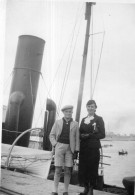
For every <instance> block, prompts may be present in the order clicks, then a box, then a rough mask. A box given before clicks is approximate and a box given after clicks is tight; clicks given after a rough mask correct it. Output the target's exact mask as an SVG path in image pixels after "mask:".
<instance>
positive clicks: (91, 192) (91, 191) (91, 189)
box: [87, 187, 93, 195]
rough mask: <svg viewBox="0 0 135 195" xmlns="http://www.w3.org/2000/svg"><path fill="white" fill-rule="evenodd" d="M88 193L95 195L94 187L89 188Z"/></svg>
mask: <svg viewBox="0 0 135 195" xmlns="http://www.w3.org/2000/svg"><path fill="white" fill-rule="evenodd" d="M87 195H93V187H90V188H89V191H88V193H87Z"/></svg>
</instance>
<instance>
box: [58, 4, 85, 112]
mask: <svg viewBox="0 0 135 195" xmlns="http://www.w3.org/2000/svg"><path fill="white" fill-rule="evenodd" d="M82 8H83V5H82V7H81V9H80V12H81V11H82ZM80 12H79V11H78V13H80ZM77 22H78V17H77V16H76V21H75V25H74V28H73V36H72V40H71V45H70V51H71V47H72V43H73V39H74V34H75V28H76V25H77ZM73 53H74V52H73ZM70 55H71V52H70V53H69V57H68V62H67V66H66V71H65V76H64V81H63V85H62V89H61V94H60V100H59V104H58V111H59V110H60V107H61V103H62V99H63V93H64V86H65V85H66V77H67V76H68V73H67V71H68V69H69V68H70V66H71V65H69V61H70ZM72 57H73V55H72ZM68 72H69V71H68Z"/></svg>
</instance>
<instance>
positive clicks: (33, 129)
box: [5, 128, 42, 169]
mask: <svg viewBox="0 0 135 195" xmlns="http://www.w3.org/2000/svg"><path fill="white" fill-rule="evenodd" d="M35 130H40V131H41V130H42V128H32V129H27V130H25V131H23V132H22V133H21V134H20V135H19V136H18V137H17V138H16V139H15V141H14V142H13V143H12V145H11V148H10V150H9V153H8V155H7V160H6V163H5V167H6V169H8V167H9V162H10V160H9V159H10V155H11V152H12V150H13V147H14V146H15V144H16V142H17V141H18V140H19V139H20V138H21V137H22V136H23V135H25V134H26V133H28V132H30V131H35Z"/></svg>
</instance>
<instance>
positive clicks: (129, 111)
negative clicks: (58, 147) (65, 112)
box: [0, 0, 135, 135]
mask: <svg viewBox="0 0 135 195" xmlns="http://www.w3.org/2000/svg"><path fill="white" fill-rule="evenodd" d="M2 10H4V11H3V16H5V18H4V17H3V21H4V23H3V25H4V26H3V32H2V36H3V40H4V43H3V48H4V49H3V50H2V48H0V49H1V51H3V53H4V60H3V62H2V63H3V77H2V81H3V97H2V104H3V105H7V103H8V97H9V91H10V85H11V80H12V70H13V67H14V62H15V56H16V49H17V43H18V37H19V36H20V35H24V34H29V35H34V36H38V37H40V38H42V39H44V40H45V42H46V43H45V50H44V55H43V61H42V70H41V72H42V75H43V78H42V77H40V82H39V89H38V95H37V101H36V106H35V115H34V119H33V126H42V125H43V118H44V111H45V101H46V98H47V96H48V91H49V95H50V96H49V97H51V98H52V99H53V100H54V101H55V102H56V105H57V106H58V108H59V106H60V108H61V107H62V106H64V105H66V104H72V105H73V106H74V113H73V117H74V118H75V114H76V107H77V98H78V90H79V79H80V73H81V66H82V59H83V48H84V40H85V30H86V20H85V2H84V1H75V0H72V1H60V0H59V1H47V0H44V1H43V0H23V1H21V0H10V1H7V3H6V4H3V7H2ZM4 27H5V28H4ZM104 32H105V34H104ZM94 33H99V34H95V35H93V36H92V35H90V41H89V50H88V57H87V68H86V75H85V83H84V93H83V99H82V109H81V118H83V117H85V116H86V115H87V111H86V103H87V101H88V100H89V99H90V83H91V71H90V70H91V63H92V70H93V72H92V84H93V86H94V82H95V78H96V71H97V68H98V64H99V59H100V53H101V48H102V43H103V49H102V55H101V60H100V66H99V72H98V77H97V80H96V87H95V90H94V96H93V99H95V101H96V103H97V106H98V108H97V111H96V113H97V114H98V115H100V116H102V117H103V119H104V122H105V127H106V131H113V132H114V133H120V134H127V135H128V134H130V133H134V132H135V120H134V118H135V101H134V100H135V76H134V73H135V64H134V62H135V55H134V51H135V36H134V35H135V4H134V3H125V2H124V1H123V2H122V3H114V2H113V3H106V2H99V1H98V2H97V3H96V5H94V6H93V7H92V18H91V31H90V34H94ZM103 35H105V36H104V41H103ZM66 68H67V72H69V74H68V75H69V76H68V79H67V84H66V86H65V87H64V90H65V91H64V95H63V99H62V102H61V104H59V101H60V97H61V90H62V86H63V81H64V76H65V71H66ZM56 72H57V74H56ZM57 117H58V118H60V117H62V113H61V112H60V113H59V116H57Z"/></svg>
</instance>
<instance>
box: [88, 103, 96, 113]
mask: <svg viewBox="0 0 135 195" xmlns="http://www.w3.org/2000/svg"><path fill="white" fill-rule="evenodd" d="M86 108H87V111H88V114H89V115H94V113H95V111H96V106H95V104H91V105H87V106H86Z"/></svg>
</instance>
